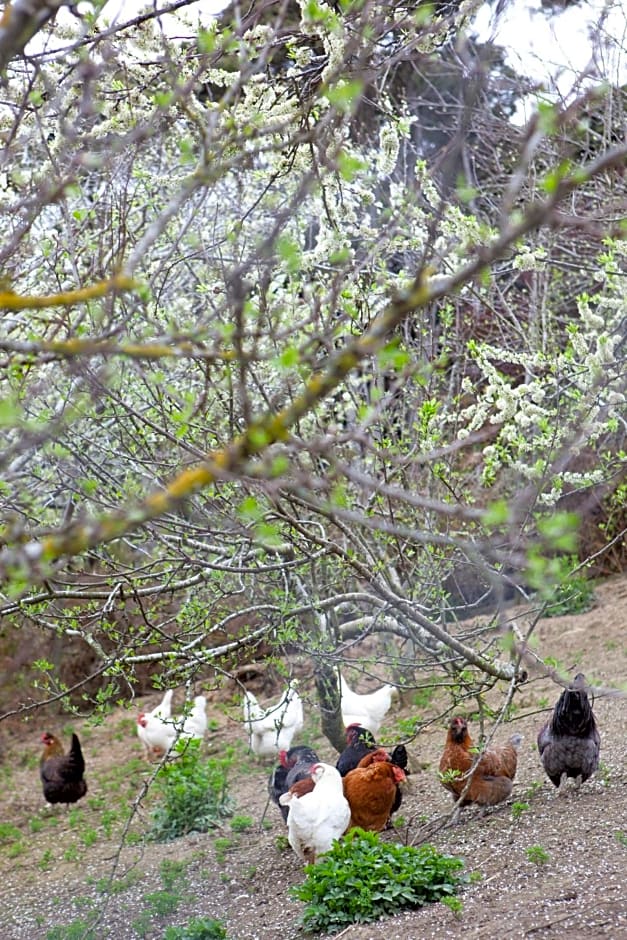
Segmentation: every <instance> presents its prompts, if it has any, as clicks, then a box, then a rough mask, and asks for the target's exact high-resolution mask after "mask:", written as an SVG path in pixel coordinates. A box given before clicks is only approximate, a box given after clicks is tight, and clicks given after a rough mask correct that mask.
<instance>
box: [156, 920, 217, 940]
mask: <svg viewBox="0 0 627 940" xmlns="http://www.w3.org/2000/svg"><path fill="white" fill-rule="evenodd" d="M163 940H227V936H226V929H225V927H224V924H223V923H222V922H221V921H219V920H212V919H210V918H208V917H194V918H193V919H192V920H190V922H189V923H188V924H186V925H185V926H183V927H167V928H166V931H165V933H164V935H163Z"/></svg>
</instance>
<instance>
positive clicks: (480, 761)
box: [440, 715, 522, 806]
mask: <svg viewBox="0 0 627 940" xmlns="http://www.w3.org/2000/svg"><path fill="white" fill-rule="evenodd" d="M521 741H522V736H521V735H520V734H514V735H512V737H511V738H510V741H509V743H508V744H502V745H500V746H499V747H490V748H486V750H485V751H483V753H481V754H479V753H478V752H476V751H475V752H474V753H473V750H472V749H473V748H474V745H473V742H472V738H471V737H470V735H469V734H468V725H467V724H466V719H465V718H462V717H461V716H459V715H458V716H456V717H455V718H452V719H451V723H450V725H449V730H448V734H447V736H446V745H445V747H444V753H443V754H442V757H441V759H440V782H441V783H442V786H443V787H446V789H447V790H449V791H450V792H451V793H452V794H453V799H454V800H457V799H458V798H459V796H460V795H461V794H462V792H463V791H464V790H465V789H466V786H467V784H468V778H469V771H470V769H471V767H473V764H474V765H475V766H474V770H473V771H472V774H471V775H470V786H468V789H467V790H466V792H465V793H464V797H463V800H462V803H461V805H462V806H468V805H469V804H470V803H477V804H478V805H479V806H494V805H495V804H496V803H501V802H502V801H503V800H506V799H507V797H508V796H509V795H510V793H511V792H512V787H513V780H514V777H515V776H516V765H517V763H518V747H519V745H520V742H521ZM475 762H476V763H475Z"/></svg>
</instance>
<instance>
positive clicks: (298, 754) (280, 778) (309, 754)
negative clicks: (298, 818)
mask: <svg viewBox="0 0 627 940" xmlns="http://www.w3.org/2000/svg"><path fill="white" fill-rule="evenodd" d="M279 762H280V763H278V764H277V766H276V767H275V768H274V770H273V771H272V773H271V775H270V779H269V781H268V792H269V793H270V799H271V800H272V802H273V803H276V805H277V806H278V807H279V809H280V810H281V815H282V816H283V819H284V820H285V822H287V817H288V813H289V806H283V805H282V804H281V803H279V797H280V796H282V795H283V794H284V793H287V791H288V790H289V788H290V787H291V786H292V785H293V784H294V783H296V781H297V780H304V779H305V778H306V777H310V776H311V768H312V766H313V765H314V764H318V763H320V758H319V757H318V755H317V754H316V752H315V751H314V750H313V749H312V748H310V747H305V746H304V745H301V744H299V745H297V746H296V747H291V748H290V749H289V751H279Z"/></svg>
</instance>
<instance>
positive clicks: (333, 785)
mask: <svg viewBox="0 0 627 940" xmlns="http://www.w3.org/2000/svg"><path fill="white" fill-rule="evenodd" d="M311 776H312V778H313V781H314V783H315V786H314V788H313V790H312V791H311V793H305V794H304V796H301V797H297V796H296V795H295V794H294V793H292V792H291V791H290V790H288V791H287V793H283V794H282V795H281V796H280V797H279V803H281V804H282V805H283V806H288V807H289V814H288V817H287V838H288V841H289V843H290V845H291V846H292V848H293V849H294V851H295V852H296V854H297V855H298V857H299V858H300V859H302V860H303V861H304V862H306V863H308V864H313V863H314V862H315V861H316V859H317V857H318V856H319V855H320V854H321V853H322V852H328V851H329V849H330V848H331V846H332V844H333V840H334V839H339V838H340V836H342V835H344V833H345V832H346V829H347V827H348V824H349V822H350V818H351V809H350V806H349V804H348V800H347V799H346V797H345V796H344V789H343V783H342V778H341V776H340V774H339V771H337V770H336V769H335V767H332V766H331V765H330V764H315V765H314V766H313V768H312V773H311Z"/></svg>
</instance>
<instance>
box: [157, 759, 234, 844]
mask: <svg viewBox="0 0 627 940" xmlns="http://www.w3.org/2000/svg"><path fill="white" fill-rule="evenodd" d="M230 765H231V758H230V757H225V758H204V757H203V756H202V755H201V753H200V742H199V741H189V742H186V744H185V747H184V750H182V751H181V752H180V754H179V755H178V756H177V758H176V759H175V760H173V761H172V762H171V763H169V764H165V765H164V766H163V767H162V768H161V770H160V771H159V774H158V776H157V779H156V781H155V790H156V794H157V797H158V798H159V803H158V805H157V806H156V807H155V809H154V810H153V812H152V816H151V825H150V829H149V832H148V838H149V839H150V840H151V841H153V842H170V841H171V840H172V839H177V838H178V837H179V836H184V835H186V834H187V833H189V832H207V831H208V830H209V829H214V828H215V827H216V826H218V825H219V823H220V820H221V819H222V818H224V817H225V816H230V815H231V809H232V801H231V799H230V797H229V794H228V786H227V773H228V770H229V767H230Z"/></svg>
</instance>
